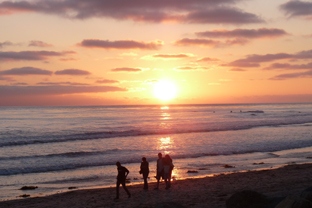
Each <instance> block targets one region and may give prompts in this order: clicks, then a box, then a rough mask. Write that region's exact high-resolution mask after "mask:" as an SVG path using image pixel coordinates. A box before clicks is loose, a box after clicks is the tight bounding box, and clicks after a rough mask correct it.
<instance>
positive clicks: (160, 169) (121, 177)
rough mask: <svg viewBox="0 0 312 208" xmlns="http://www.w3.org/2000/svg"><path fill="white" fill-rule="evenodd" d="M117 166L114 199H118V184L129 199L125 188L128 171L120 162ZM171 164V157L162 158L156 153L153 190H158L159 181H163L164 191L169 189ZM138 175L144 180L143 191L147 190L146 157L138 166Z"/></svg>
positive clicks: (147, 170) (147, 164) (147, 171)
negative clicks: (154, 185)
mask: <svg viewBox="0 0 312 208" xmlns="http://www.w3.org/2000/svg"><path fill="white" fill-rule="evenodd" d="M116 166H117V171H118V175H117V183H116V199H119V187H120V184H121V185H122V187H123V189H124V190H125V191H126V192H127V194H128V197H129V198H130V197H131V194H130V192H129V190H128V188H127V187H126V178H127V176H128V174H129V172H130V171H129V170H128V169H127V168H126V167H124V166H122V165H121V163H120V162H116ZM173 167H174V165H173V163H172V159H171V157H170V156H169V155H168V154H166V155H165V157H163V156H162V154H161V153H158V159H157V165H156V180H157V183H156V187H155V188H154V189H155V190H157V189H159V182H160V179H163V180H164V181H165V184H166V189H169V188H170V187H171V176H172V170H173ZM139 173H140V174H142V176H143V180H144V185H143V189H144V190H148V182H147V178H148V175H149V163H148V162H147V160H146V157H142V162H141V165H140V171H139Z"/></svg>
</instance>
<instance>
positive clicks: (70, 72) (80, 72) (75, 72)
mask: <svg viewBox="0 0 312 208" xmlns="http://www.w3.org/2000/svg"><path fill="white" fill-rule="evenodd" d="M54 74H56V75H74V76H84V75H90V74H91V73H90V72H88V71H85V70H81V69H64V70H60V71H56V72H55V73H54Z"/></svg>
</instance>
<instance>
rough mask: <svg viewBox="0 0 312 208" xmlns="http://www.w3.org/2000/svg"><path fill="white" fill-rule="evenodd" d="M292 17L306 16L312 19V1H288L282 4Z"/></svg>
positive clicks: (283, 9)
mask: <svg viewBox="0 0 312 208" xmlns="http://www.w3.org/2000/svg"><path fill="white" fill-rule="evenodd" d="M280 8H281V10H282V11H284V12H285V13H286V14H287V15H288V16H290V17H306V18H308V19H312V2H311V1H300V0H297V1H288V2H286V3H285V4H282V5H281V6H280Z"/></svg>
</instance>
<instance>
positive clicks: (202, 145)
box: [0, 104, 312, 200]
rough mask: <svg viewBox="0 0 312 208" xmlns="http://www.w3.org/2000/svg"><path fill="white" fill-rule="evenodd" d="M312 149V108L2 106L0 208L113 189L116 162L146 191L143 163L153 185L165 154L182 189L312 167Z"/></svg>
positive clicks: (299, 106) (310, 105) (236, 105)
mask: <svg viewBox="0 0 312 208" xmlns="http://www.w3.org/2000/svg"><path fill="white" fill-rule="evenodd" d="M311 150H312V104H229V105H225V104H223V105H221V104H220V105H168V106H156V105H155V106H150V105H149V106H143V105H142V106H140V105H138V106H82V107H81V106H80V107H78V106H74V107H68V106H67V107H0V200H8V199H20V198H21V197H20V196H21V195H23V194H29V195H30V197H37V196H45V195H49V194H53V193H59V192H65V191H68V190H72V189H88V188H100V187H113V186H115V182H116V175H117V170H116V165H115V163H116V162H117V161H120V162H121V164H122V165H124V166H125V167H127V168H128V169H129V170H130V174H129V176H128V178H129V179H130V185H131V184H138V183H142V182H143V179H142V176H141V175H140V174H139V167H140V162H141V158H142V157H143V156H144V157H146V158H147V161H148V162H149V164H150V171H151V172H150V179H149V182H154V181H155V178H154V176H155V169H156V160H157V154H158V153H159V152H161V153H163V155H165V154H169V155H170V156H171V157H172V159H173V163H174V166H175V168H174V170H173V180H174V181H173V186H174V182H175V181H177V180H182V179H185V178H194V177H206V176H214V175H217V174H226V173H231V172H239V171H249V170H260V169H270V168H276V167H280V166H283V165H287V164H294V163H311V162H312V151H311ZM22 186H37V187H38V188H37V189H35V190H28V191H22V190H20V188H21V187H22ZM142 187H143V186H142ZM151 188H152V187H151ZM160 188H162V187H161V186H160ZM163 188H164V187H163Z"/></svg>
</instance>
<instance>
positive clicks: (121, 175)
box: [116, 162, 131, 199]
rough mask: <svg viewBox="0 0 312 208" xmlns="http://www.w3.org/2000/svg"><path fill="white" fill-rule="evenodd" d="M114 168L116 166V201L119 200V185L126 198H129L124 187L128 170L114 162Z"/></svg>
mask: <svg viewBox="0 0 312 208" xmlns="http://www.w3.org/2000/svg"><path fill="white" fill-rule="evenodd" d="M116 166H117V171H118V175H117V183H116V199H119V186H120V184H121V185H122V187H123V188H124V190H125V191H126V192H127V194H128V197H129V198H130V197H131V194H130V192H129V191H128V189H127V187H126V178H127V176H128V174H129V170H128V169H127V168H125V167H124V166H121V164H120V162H116Z"/></svg>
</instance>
